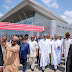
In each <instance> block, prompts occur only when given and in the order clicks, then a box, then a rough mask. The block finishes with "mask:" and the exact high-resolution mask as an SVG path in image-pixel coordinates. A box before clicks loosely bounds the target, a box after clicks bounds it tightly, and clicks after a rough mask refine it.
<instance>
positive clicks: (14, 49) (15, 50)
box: [6, 45, 20, 52]
mask: <svg viewBox="0 0 72 72" xmlns="http://www.w3.org/2000/svg"><path fill="white" fill-rule="evenodd" d="M19 49H20V47H19V46H18V45H17V46H15V47H7V48H6V50H7V51H11V52H18V51H19Z"/></svg>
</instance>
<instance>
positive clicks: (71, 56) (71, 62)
mask: <svg viewBox="0 0 72 72" xmlns="http://www.w3.org/2000/svg"><path fill="white" fill-rule="evenodd" d="M66 72H72V44H71V45H70V48H69V52H68V57H67V62H66Z"/></svg>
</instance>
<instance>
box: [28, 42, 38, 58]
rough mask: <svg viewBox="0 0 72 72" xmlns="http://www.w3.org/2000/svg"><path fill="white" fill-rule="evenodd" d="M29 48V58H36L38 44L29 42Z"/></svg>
mask: <svg viewBox="0 0 72 72" xmlns="http://www.w3.org/2000/svg"><path fill="white" fill-rule="evenodd" d="M28 43H29V46H30V57H36V49H37V48H38V44H37V42H36V41H29V42H28Z"/></svg>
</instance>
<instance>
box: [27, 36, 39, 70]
mask: <svg viewBox="0 0 72 72" xmlns="http://www.w3.org/2000/svg"><path fill="white" fill-rule="evenodd" d="M28 43H29V46H30V59H29V62H30V68H31V70H32V71H34V67H35V58H36V57H37V56H38V44H37V42H36V41H35V37H34V36H31V41H29V42H28Z"/></svg>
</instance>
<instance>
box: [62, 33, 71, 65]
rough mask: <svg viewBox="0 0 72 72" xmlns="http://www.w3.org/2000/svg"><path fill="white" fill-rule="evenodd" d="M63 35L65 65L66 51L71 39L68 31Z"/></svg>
mask: <svg viewBox="0 0 72 72" xmlns="http://www.w3.org/2000/svg"><path fill="white" fill-rule="evenodd" d="M65 37H66V39H64V41H63V48H64V57H65V65H66V62H67V58H68V52H69V48H70V44H72V40H71V39H70V33H68V32H67V33H66V34H65Z"/></svg>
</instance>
